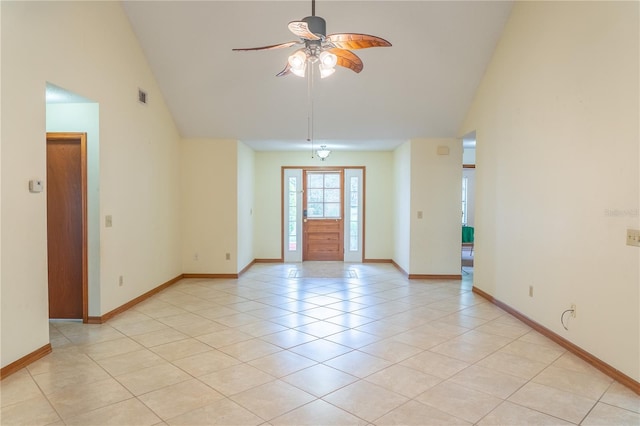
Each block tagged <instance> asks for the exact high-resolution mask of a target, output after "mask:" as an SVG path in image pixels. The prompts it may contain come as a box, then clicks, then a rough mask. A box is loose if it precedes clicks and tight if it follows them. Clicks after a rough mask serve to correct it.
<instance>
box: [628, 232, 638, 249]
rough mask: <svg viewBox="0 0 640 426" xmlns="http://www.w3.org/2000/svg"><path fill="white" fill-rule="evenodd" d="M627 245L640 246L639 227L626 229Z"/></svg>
mask: <svg viewBox="0 0 640 426" xmlns="http://www.w3.org/2000/svg"><path fill="white" fill-rule="evenodd" d="M627 245H628V246H635V247H640V229H627Z"/></svg>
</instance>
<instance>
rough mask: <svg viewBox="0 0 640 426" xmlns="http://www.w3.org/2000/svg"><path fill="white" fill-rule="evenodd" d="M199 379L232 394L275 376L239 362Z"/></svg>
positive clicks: (225, 393) (270, 379) (222, 391)
mask: <svg viewBox="0 0 640 426" xmlns="http://www.w3.org/2000/svg"><path fill="white" fill-rule="evenodd" d="M199 379H200V380H201V381H202V382H204V383H206V384H207V385H209V386H211V387H212V388H213V389H215V390H217V391H218V392H221V393H223V394H224V395H227V396H230V395H235V394H237V393H240V392H243V391H246V390H247V389H251V388H254V387H256V386H260V385H262V384H264V383H268V382H271V381H273V380H275V377H273V376H271V375H270V374H267V373H265V372H264V371H261V370H259V369H257V368H255V367H252V366H250V365H248V364H238V365H234V366H231V367H228V368H225V369H222V370H218V371H214V372H213V373H209V374H205V375H204V376H200V377H199Z"/></svg>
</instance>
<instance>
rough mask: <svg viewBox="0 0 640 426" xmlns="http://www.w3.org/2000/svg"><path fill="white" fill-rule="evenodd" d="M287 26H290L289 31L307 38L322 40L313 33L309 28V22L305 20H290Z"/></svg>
mask: <svg viewBox="0 0 640 426" xmlns="http://www.w3.org/2000/svg"><path fill="white" fill-rule="evenodd" d="M287 27H288V28H289V31H291V32H292V33H294V34H295V35H297V36H298V37H300V38H303V39H305V40H320V37H318V36H317V35H315V34H314V33H312V32H311V30H310V29H309V24H307V23H306V22H304V21H292V22H289V25H288V26H287Z"/></svg>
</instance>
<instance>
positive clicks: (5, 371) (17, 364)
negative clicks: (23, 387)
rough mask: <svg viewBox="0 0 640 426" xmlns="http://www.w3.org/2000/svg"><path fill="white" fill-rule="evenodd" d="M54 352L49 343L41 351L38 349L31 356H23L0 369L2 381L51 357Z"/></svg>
mask: <svg viewBox="0 0 640 426" xmlns="http://www.w3.org/2000/svg"><path fill="white" fill-rule="evenodd" d="M52 351H53V349H52V348H51V343H47V344H46V345H44V346H43V347H41V348H40V349H36V350H35V351H33V352H31V353H30V354H27V355H25V356H23V357H22V358H20V359H18V360H16V361H13V362H12V363H11V364H9V365H7V366H5V367H2V368H1V369H0V380H4V379H5V378H6V377H8V376H10V375H12V374H13V373H15V372H17V371H19V370H22V369H23V368H25V367H26V366H27V365H29V364H31V363H33V362H36V361H37V360H39V359H40V358H42V357H43V356H45V355H49V354H50V353H51V352H52Z"/></svg>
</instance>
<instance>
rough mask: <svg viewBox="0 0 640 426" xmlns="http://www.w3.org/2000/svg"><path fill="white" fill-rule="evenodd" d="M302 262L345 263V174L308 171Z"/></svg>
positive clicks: (305, 180)
mask: <svg viewBox="0 0 640 426" xmlns="http://www.w3.org/2000/svg"><path fill="white" fill-rule="evenodd" d="M303 182H304V191H303V194H304V197H303V206H302V209H303V221H302V222H303V224H302V228H303V254H302V258H303V260H338V261H342V260H344V221H343V211H344V209H343V191H342V187H343V182H344V180H343V171H342V170H341V169H338V170H322V171H316V170H305V171H304V176H303Z"/></svg>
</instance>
